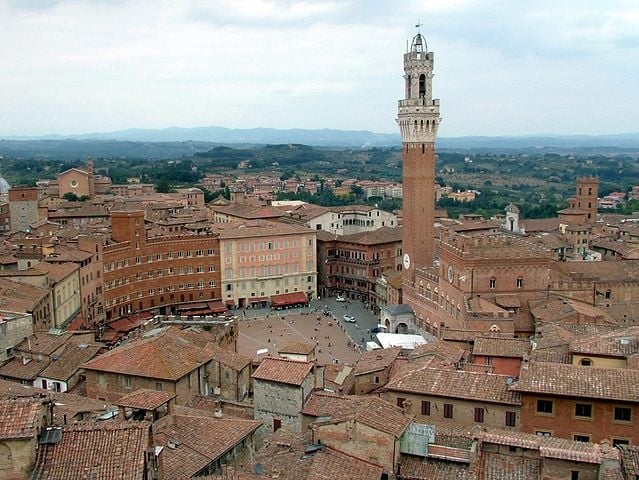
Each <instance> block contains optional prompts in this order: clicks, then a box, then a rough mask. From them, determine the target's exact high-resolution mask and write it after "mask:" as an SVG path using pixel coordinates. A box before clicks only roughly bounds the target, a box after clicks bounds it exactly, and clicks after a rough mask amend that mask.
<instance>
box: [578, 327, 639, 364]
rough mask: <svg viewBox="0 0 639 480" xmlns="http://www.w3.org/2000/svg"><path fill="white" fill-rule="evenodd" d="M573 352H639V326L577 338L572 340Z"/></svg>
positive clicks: (594, 353)
mask: <svg viewBox="0 0 639 480" xmlns="http://www.w3.org/2000/svg"><path fill="white" fill-rule="evenodd" d="M570 350H571V351H572V352H573V353H583V354H589V355H605V356H610V357H628V356H630V355H634V354H636V353H639V326H634V327H628V328H620V329H618V330H613V331H612V332H608V333H603V334H597V335H591V336H587V337H579V338H575V339H574V340H573V341H572V342H570Z"/></svg>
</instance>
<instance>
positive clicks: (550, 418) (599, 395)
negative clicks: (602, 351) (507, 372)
mask: <svg viewBox="0 0 639 480" xmlns="http://www.w3.org/2000/svg"><path fill="white" fill-rule="evenodd" d="M637 385H639V370H634V369H619V368H598V367H586V366H581V365H567V364H554V363H541V362H530V365H529V366H527V367H524V368H522V370H521V376H520V378H519V381H518V382H517V383H515V384H514V385H513V387H512V389H513V390H514V391H515V392H519V393H520V394H521V430H522V431H523V432H528V433H534V434H537V435H546V436H553V437H561V438H567V439H570V440H579V441H583V442H595V443H599V442H601V441H603V440H608V441H612V443H613V445H621V444H628V443H631V444H637V443H639V428H638V425H639V424H638V419H639V391H638V390H637Z"/></svg>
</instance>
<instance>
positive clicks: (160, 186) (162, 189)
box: [155, 177, 171, 193]
mask: <svg viewBox="0 0 639 480" xmlns="http://www.w3.org/2000/svg"><path fill="white" fill-rule="evenodd" d="M170 190H171V185H170V184H169V180H168V179H167V178H166V177H162V178H160V179H159V180H158V183H156V184H155V191H156V192H158V193H169V191H170Z"/></svg>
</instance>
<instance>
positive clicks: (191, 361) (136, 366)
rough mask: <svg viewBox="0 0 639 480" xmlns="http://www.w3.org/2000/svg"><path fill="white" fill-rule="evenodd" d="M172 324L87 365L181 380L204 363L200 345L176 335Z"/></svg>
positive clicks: (98, 368)
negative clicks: (151, 335)
mask: <svg viewBox="0 0 639 480" xmlns="http://www.w3.org/2000/svg"><path fill="white" fill-rule="evenodd" d="M172 330H173V329H171V328H169V329H167V330H166V331H165V332H163V333H161V334H160V335H158V336H156V337H153V338H149V339H145V340H141V341H137V342H133V343H130V344H127V345H123V346H121V347H118V348H115V349H113V350H111V351H110V352H107V353H105V354H103V355H100V356H99V357H97V358H95V359H93V360H91V361H90V362H88V363H86V364H85V365H84V368H85V369H87V370H96V371H103V372H111V373H121V374H123V375H135V376H138V377H146V378H158V379H163V380H172V381H175V380H178V379H179V378H182V377H183V376H185V375H187V374H188V373H189V372H191V371H193V370H194V369H196V368H197V367H198V366H200V365H201V364H202V363H205V362H206V360H207V359H210V357H208V358H207V356H206V355H205V354H204V352H203V351H202V349H201V348H200V347H197V346H195V345H193V344H191V343H189V342H188V341H186V340H184V339H182V338H179V337H177V336H175V335H173V333H172Z"/></svg>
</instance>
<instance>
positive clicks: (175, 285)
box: [103, 211, 226, 321]
mask: <svg viewBox="0 0 639 480" xmlns="http://www.w3.org/2000/svg"><path fill="white" fill-rule="evenodd" d="M111 223H112V229H113V232H112V238H113V243H110V244H108V245H107V246H106V247H104V254H103V261H104V306H105V312H106V319H107V321H109V320H113V319H116V318H119V317H122V316H125V315H127V314H130V313H135V312H141V311H145V310H155V309H157V310H158V311H159V312H160V313H176V312H177V306H178V305H183V304H191V306H193V307H196V306H197V307H198V309H197V310H198V312H199V313H200V314H203V315H204V314H211V313H217V312H223V311H225V310H226V309H225V307H224V305H223V304H222V303H221V288H220V263H219V262H220V260H219V259H220V250H219V238H218V236H217V235H214V234H202V235H197V234H192V235H182V236H167V237H159V238H148V239H147V238H146V230H145V223H144V212H143V211H124V212H111ZM199 307H202V308H199Z"/></svg>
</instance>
